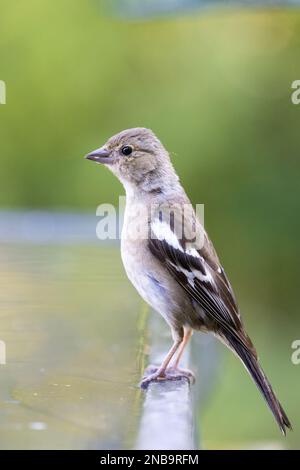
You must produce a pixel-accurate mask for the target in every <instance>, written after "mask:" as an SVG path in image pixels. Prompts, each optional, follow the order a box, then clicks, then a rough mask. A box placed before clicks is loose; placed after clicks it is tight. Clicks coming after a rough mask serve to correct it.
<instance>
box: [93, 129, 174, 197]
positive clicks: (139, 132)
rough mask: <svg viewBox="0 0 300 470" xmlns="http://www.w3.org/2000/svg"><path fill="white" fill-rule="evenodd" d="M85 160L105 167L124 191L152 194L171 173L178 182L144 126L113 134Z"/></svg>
mask: <svg viewBox="0 0 300 470" xmlns="http://www.w3.org/2000/svg"><path fill="white" fill-rule="evenodd" d="M85 158H87V159H88V160H92V161H94V162H96V163H102V164H104V165H105V166H107V167H108V168H109V169H110V170H111V171H112V172H113V173H114V174H115V175H116V176H117V177H118V178H119V180H120V181H121V182H122V183H123V184H124V186H125V187H126V188H128V187H129V186H135V187H140V188H143V189H144V190H146V191H147V190H149V191H152V190H155V188H156V187H158V186H159V185H161V184H162V180H164V181H165V182H167V181H168V180H169V177H170V175H171V174H172V177H174V176H175V179H176V180H178V178H177V176H176V175H175V172H174V169H173V167H172V164H171V162H170V158H169V154H168V152H167V151H166V149H165V148H164V146H163V145H162V143H161V142H160V141H159V139H158V138H157V137H156V136H155V134H154V133H153V132H152V131H151V130H150V129H146V128H143V127H136V128H133V129H127V130H124V131H122V132H120V133H119V134H116V135H114V136H113V137H111V138H110V139H108V141H107V142H106V143H105V144H104V145H103V146H102V147H100V148H99V149H97V150H94V151H93V152H91V153H89V154H88V155H86V157H85Z"/></svg>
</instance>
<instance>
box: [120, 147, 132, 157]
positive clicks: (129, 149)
mask: <svg viewBox="0 0 300 470" xmlns="http://www.w3.org/2000/svg"><path fill="white" fill-rule="evenodd" d="M132 151H133V148H132V147H131V145H124V147H122V148H121V152H122V153H123V155H126V157H127V156H128V155H130V154H131V153H132Z"/></svg>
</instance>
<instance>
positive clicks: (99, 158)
mask: <svg viewBox="0 0 300 470" xmlns="http://www.w3.org/2000/svg"><path fill="white" fill-rule="evenodd" d="M84 158H87V159H88V160H93V161H94V162H96V163H113V161H114V158H113V157H111V154H110V151H109V150H107V149H105V148H103V147H100V148H99V149H97V150H94V151H93V152H91V153H88V154H87V155H86V156H85V157H84Z"/></svg>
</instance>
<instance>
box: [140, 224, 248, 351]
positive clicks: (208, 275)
mask: <svg viewBox="0 0 300 470" xmlns="http://www.w3.org/2000/svg"><path fill="white" fill-rule="evenodd" d="M173 225H174V224H173ZM173 225H172V224H168V223H167V222H165V221H161V220H160V219H159V218H157V219H155V220H153V222H151V235H150V238H149V248H150V250H151V252H152V254H153V255H154V256H155V257H156V258H157V259H158V260H159V261H160V262H161V263H162V264H163V265H164V266H165V268H166V269H168V271H169V272H170V273H171V275H172V276H173V277H174V278H175V279H176V281H177V282H178V283H179V284H180V285H181V286H182V287H183V288H184V289H185V291H186V292H187V293H188V295H189V296H190V297H191V300H193V303H194V304H196V305H199V306H200V307H201V309H202V310H203V311H204V312H205V314H206V316H207V319H208V321H209V322H210V324H212V325H214V329H215V331H216V332H217V333H218V334H220V335H221V336H224V337H226V333H231V334H233V335H234V337H235V338H236V339H237V340H238V341H239V342H241V343H243V345H244V346H246V347H247V348H250V349H251V350H252V348H253V345H252V343H251V341H250V339H249V337H248V336H247V334H246V333H245V332H244V330H243V325H242V322H241V318H240V314H239V310H238V306H237V303H236V300H235V296H234V293H233V290H232V288H231V285H230V283H229V281H228V279H227V276H226V274H225V271H224V269H223V268H222V266H221V265H220V262H219V259H218V257H217V254H216V252H215V250H214V248H213V245H212V243H211V242H210V240H209V238H208V237H207V235H206V233H205V232H204V230H203V229H202V230H203V237H204V238H203V241H202V247H201V248H194V247H193V243H190V242H189V243H188V244H187V243H186V239H185V238H184V237H181V238H179V237H177V234H176V230H174V226H173ZM253 352H255V350H254V348H253Z"/></svg>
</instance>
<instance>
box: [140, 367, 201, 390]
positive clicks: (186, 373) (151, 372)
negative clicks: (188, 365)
mask: <svg viewBox="0 0 300 470" xmlns="http://www.w3.org/2000/svg"><path fill="white" fill-rule="evenodd" d="M181 379H187V380H188V382H189V383H190V384H194V383H195V375H194V374H193V372H192V371H190V370H188V369H180V368H178V367H168V368H167V369H166V370H165V371H164V372H161V371H160V369H159V367H156V366H149V367H147V369H146V370H145V373H144V377H143V379H142V381H141V383H140V387H141V388H142V389H146V388H147V387H148V386H149V384H150V383H151V382H159V381H167V380H181Z"/></svg>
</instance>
